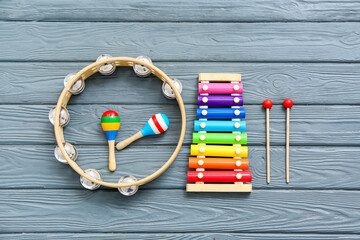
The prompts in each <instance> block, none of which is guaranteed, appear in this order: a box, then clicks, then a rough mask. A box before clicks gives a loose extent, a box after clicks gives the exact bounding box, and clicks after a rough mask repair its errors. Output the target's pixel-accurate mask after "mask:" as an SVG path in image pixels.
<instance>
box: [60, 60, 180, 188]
mask: <svg viewBox="0 0 360 240" xmlns="http://www.w3.org/2000/svg"><path fill="white" fill-rule="evenodd" d="M112 63H115V65H116V66H117V67H120V66H121V67H133V66H134V65H135V64H138V65H143V66H145V67H147V68H149V69H150V70H151V72H152V74H154V75H155V76H157V77H158V78H159V79H160V80H162V81H163V82H166V83H167V84H169V85H170V87H171V88H172V90H173V91H174V93H175V96H176V101H177V102H178V105H179V108H180V113H181V132H180V137H179V141H178V144H177V146H176V148H175V150H174V152H173V153H172V155H171V156H170V158H169V160H167V161H166V162H165V164H164V165H163V166H162V167H160V168H159V169H158V170H157V171H156V172H154V173H152V174H151V175H149V176H147V177H145V178H143V179H140V180H138V181H136V182H132V183H121V184H120V183H109V182H105V181H100V180H97V179H95V178H92V177H90V176H88V175H87V174H86V173H85V172H84V170H83V169H82V168H81V167H79V165H78V164H77V163H76V162H75V161H73V160H71V159H70V157H69V155H68V154H67V152H66V151H65V149H64V147H63V144H64V143H65V139H64V132H63V127H61V126H60V110H61V107H64V108H65V107H66V106H67V104H68V102H69V100H70V98H71V96H72V94H71V93H70V91H69V89H70V88H71V87H72V86H73V84H74V83H75V82H76V81H77V80H79V79H80V77H81V78H82V79H83V80H84V81H85V80H86V79H87V78H88V77H90V76H92V75H93V74H95V73H97V72H98V68H99V67H101V66H103V65H105V64H112ZM54 130H55V138H56V142H57V144H58V146H59V148H60V151H61V153H62V154H63V156H64V158H65V159H66V161H67V162H68V163H69V165H70V166H71V167H72V168H73V169H74V170H75V171H76V172H77V173H78V174H79V175H80V176H82V177H84V178H86V179H88V180H89V181H92V182H94V183H97V184H100V185H102V186H106V187H111V188H121V187H130V186H140V185H144V184H146V183H148V182H150V181H152V180H154V179H156V178H157V177H159V176H160V175H161V174H162V173H163V172H164V171H165V170H166V169H167V168H168V167H169V166H170V165H171V164H172V163H173V161H174V160H175V158H176V156H177V155H178V153H179V151H180V148H181V146H182V143H183V141H184V136H185V130H186V115H185V107H184V103H183V100H182V98H181V95H180V93H179V91H178V90H177V88H176V87H175V85H174V84H173V82H172V80H171V79H170V78H169V77H168V76H167V75H166V74H165V73H164V72H163V71H161V70H160V69H159V68H157V67H155V66H154V65H153V64H150V63H147V62H144V61H141V60H139V59H135V58H130V57H113V58H108V59H104V60H101V61H97V62H94V63H92V64H90V65H88V66H87V67H85V68H83V69H82V70H81V71H80V72H78V73H77V74H76V75H75V76H74V77H73V78H72V79H71V80H70V81H69V82H68V84H67V85H66V86H65V88H64V90H63V91H62V92H61V94H60V97H59V99H58V102H57V105H56V109H55V121H54Z"/></svg>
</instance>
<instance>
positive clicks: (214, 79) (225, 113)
mask: <svg viewBox="0 0 360 240" xmlns="http://www.w3.org/2000/svg"><path fill="white" fill-rule="evenodd" d="M198 87H199V95H198V106H199V108H197V110H196V116H197V118H198V120H195V122H194V131H196V132H194V133H193V144H192V145H191V147H190V155H191V156H192V157H190V158H189V168H195V169H196V170H195V171H188V173H187V181H188V182H189V183H188V184H187V185H186V191H187V192H251V191H252V184H250V182H251V180H252V174H251V171H247V170H248V169H249V160H248V159H247V156H248V148H247V147H246V146H242V145H244V144H247V134H246V133H243V132H244V131H245V129H246V123H245V121H243V120H242V119H244V118H245V109H244V108H243V107H242V106H243V97H242V96H241V95H240V94H242V93H243V85H242V83H241V74H229V73H227V74H222V73H200V74H199V85H198ZM208 169H211V171H208ZM215 170H216V171H215ZM244 170H246V171H244Z"/></svg>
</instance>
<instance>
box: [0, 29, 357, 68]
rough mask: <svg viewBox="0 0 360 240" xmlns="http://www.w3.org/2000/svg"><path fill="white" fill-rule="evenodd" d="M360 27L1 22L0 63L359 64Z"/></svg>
mask: <svg viewBox="0 0 360 240" xmlns="http://www.w3.org/2000/svg"><path fill="white" fill-rule="evenodd" d="M359 28H360V23H355V22H347V23H286V24H284V23H268V24H264V23H164V22H161V23H104V22H94V23H88V22H64V23H58V22H56V23H54V22H1V23H0V36H2V37H1V38H0V45H2V46H6V48H3V49H2V54H1V55H0V61H83V60H87V61H92V60H94V59H96V58H97V57H98V56H99V55H100V54H103V53H109V54H111V55H113V56H120V55H122V56H133V57H136V56H139V55H147V56H149V57H150V58H152V59H153V60H154V61H231V62H234V61H260V62H267V61H271V62H274V61H275V62H277V61H282V62H284V61H297V62H298V61H301V62H307V61H310V62H318V61H328V62H329V61H332V62H358V61H359V60H360V42H359V41H358V38H357V31H358V29H359ZM154 33H156V35H154ZM60 39H61V40H60ZM84 39H86V44H85V45H84V44H83V42H84ZM237 71H239V69H238V70H237ZM237 71H236V72H237Z"/></svg>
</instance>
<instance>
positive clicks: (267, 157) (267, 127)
mask: <svg viewBox="0 0 360 240" xmlns="http://www.w3.org/2000/svg"><path fill="white" fill-rule="evenodd" d="M272 105H273V103H272V101H271V100H270V99H266V100H265V101H264V102H263V106H264V108H265V109H266V182H267V183H270V113H269V112H270V108H272Z"/></svg>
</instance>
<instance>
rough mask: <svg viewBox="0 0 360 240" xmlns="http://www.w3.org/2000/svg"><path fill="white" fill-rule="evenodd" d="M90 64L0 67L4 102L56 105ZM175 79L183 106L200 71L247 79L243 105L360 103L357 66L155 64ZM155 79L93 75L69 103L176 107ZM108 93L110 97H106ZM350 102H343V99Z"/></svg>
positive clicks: (192, 99)
mask: <svg viewBox="0 0 360 240" xmlns="http://www.w3.org/2000/svg"><path fill="white" fill-rule="evenodd" d="M88 64H90V62H75V63H62V62H60V63H58V62H54V63H46V62H42V63H21V67H19V63H16V62H14V63H7V62H0V69H2V72H1V74H0V82H1V84H2V86H3V87H2V88H0V102H1V103H2V104H6V103H12V104H14V103H19V104H21V103H26V104H29V103H31V104H44V103H46V104H54V103H56V102H57V99H58V97H59V95H60V92H61V91H62V89H63V87H64V85H63V79H64V77H65V76H66V75H67V74H68V73H70V72H77V71H79V70H80V69H82V68H83V67H85V66H86V65H88ZM155 65H156V66H158V67H159V68H160V69H162V70H163V71H164V72H165V73H166V74H168V75H169V76H170V77H172V78H177V79H179V80H180V81H181V82H182V84H183V91H182V94H181V95H182V97H183V100H184V102H185V103H188V104H196V97H197V93H198V86H197V79H198V74H199V72H210V71H217V72H239V73H241V74H242V75H243V79H244V81H243V84H244V98H245V102H244V103H245V105H248V104H262V102H263V100H264V99H266V98H270V99H272V100H273V102H274V103H282V101H283V100H284V99H285V98H289V97H291V98H292V99H293V101H294V102H295V103H296V104H314V103H316V104H360V99H359V95H360V85H359V84H358V79H360V65H359V64H332V63H330V64H323V63H317V64H313V63H311V64H308V63H307V64H303V63H301V64H300V63H296V64H291V63H290V64H289V63H270V64H269V63H227V62H222V63H212V62H202V63H189V62H173V63H169V62H156V63H155ZM160 89H161V81H160V80H158V79H157V78H155V77H148V78H146V79H143V78H139V77H137V76H136V75H135V74H134V73H133V71H132V69H131V68H120V69H118V70H117V71H116V72H115V73H114V74H113V75H111V76H102V75H100V74H97V75H94V76H93V77H91V78H89V79H88V80H87V81H86V88H85V91H84V92H83V93H82V94H81V95H79V96H74V97H73V98H72V99H71V104H83V103H87V104H90V103H92V104H94V103H98V104H101V103H103V104H111V103H121V104H127V103H128V101H129V99H131V102H132V103H136V104H143V103H152V104H176V103H175V101H171V100H167V99H166V98H165V97H164V96H163V94H162V93H161V90H160ZM104 93H106V94H104ZM345 95H346V97H341V96H345Z"/></svg>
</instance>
